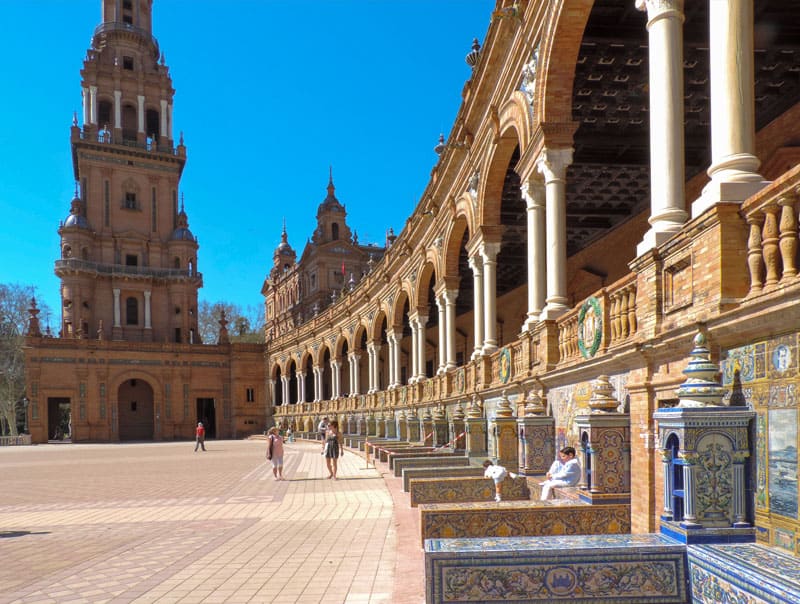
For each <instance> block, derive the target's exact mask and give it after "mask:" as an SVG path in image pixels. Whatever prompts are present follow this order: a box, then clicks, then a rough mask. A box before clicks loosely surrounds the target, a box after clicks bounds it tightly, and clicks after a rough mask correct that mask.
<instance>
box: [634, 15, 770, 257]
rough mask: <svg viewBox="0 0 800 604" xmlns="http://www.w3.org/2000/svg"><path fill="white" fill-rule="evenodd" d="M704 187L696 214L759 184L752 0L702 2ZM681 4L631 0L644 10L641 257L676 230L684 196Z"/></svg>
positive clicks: (683, 219) (681, 220)
mask: <svg viewBox="0 0 800 604" xmlns="http://www.w3.org/2000/svg"><path fill="white" fill-rule="evenodd" d="M708 4H709V24H710V25H709V27H710V30H709V65H710V74H709V76H710V82H711V85H710V89H711V108H710V109H711V166H710V167H709V168H708V171H707V172H708V176H709V177H710V178H711V182H709V183H708V185H706V187H705V189H704V190H703V193H702V195H701V197H700V199H698V200H697V201H695V202H694V203H693V205H692V216H693V217H696V216H699V215H700V214H702V213H703V212H704V211H705V210H707V209H708V208H710V207H712V206H713V205H715V204H716V203H718V202H721V201H733V202H742V201H744V200H745V199H747V198H748V197H749V196H750V195H752V194H753V193H755V192H756V191H758V190H759V189H760V188H762V187H763V186H764V185H765V184H766V183H765V182H764V181H763V178H762V177H761V176H760V175H759V174H758V173H757V172H756V170H758V167H759V164H760V162H759V160H758V158H757V157H756V155H755V93H754V75H753V70H754V67H753V52H754V46H753V24H754V19H753V0H710V1H709V3H708ZM683 7H684V0H636V8H638V9H639V10H641V11H646V12H647V31H648V37H649V42H648V48H649V60H650V219H649V222H650V225H651V228H650V230H649V231H648V232H647V233H646V234H645V236H644V239H643V240H642V242H641V243H640V244H639V246H638V248H637V254H638V255H642V254H644V253H645V252H647V251H648V250H650V249H652V248H653V247H656V246H658V245H660V244H661V243H663V242H664V241H666V240H667V239H668V238H669V237H671V236H672V235H674V234H675V233H677V232H678V231H680V230H681V228H682V226H683V224H684V223H685V222H686V219H687V212H686V201H685V194H684V187H685V184H686V183H685V174H684V136H685V135H684V128H683V125H684V119H683V100H684V84H683V21H684V14H683Z"/></svg>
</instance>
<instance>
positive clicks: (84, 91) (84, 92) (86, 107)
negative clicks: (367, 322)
mask: <svg viewBox="0 0 800 604" xmlns="http://www.w3.org/2000/svg"><path fill="white" fill-rule="evenodd" d="M81 98H82V99H83V125H84V126H86V125H87V124H90V123H91V119H92V101H91V97H90V96H89V89H88V88H81Z"/></svg>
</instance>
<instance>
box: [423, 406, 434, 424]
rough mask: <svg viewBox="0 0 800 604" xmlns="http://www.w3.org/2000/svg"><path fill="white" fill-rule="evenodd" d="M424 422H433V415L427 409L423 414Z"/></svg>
mask: <svg viewBox="0 0 800 604" xmlns="http://www.w3.org/2000/svg"><path fill="white" fill-rule="evenodd" d="M422 421H423V422H431V421H433V416H432V415H431V410H430V409H428V408H426V409H425V413H423V414H422Z"/></svg>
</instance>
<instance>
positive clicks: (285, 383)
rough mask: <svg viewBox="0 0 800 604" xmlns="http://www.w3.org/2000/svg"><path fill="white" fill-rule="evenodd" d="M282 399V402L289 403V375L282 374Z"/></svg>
mask: <svg viewBox="0 0 800 604" xmlns="http://www.w3.org/2000/svg"><path fill="white" fill-rule="evenodd" d="M281 386H282V388H281V390H282V392H281V400H282V404H284V405H288V404H289V376H288V375H282V376H281Z"/></svg>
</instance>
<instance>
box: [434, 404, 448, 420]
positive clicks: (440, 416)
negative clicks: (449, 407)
mask: <svg viewBox="0 0 800 604" xmlns="http://www.w3.org/2000/svg"><path fill="white" fill-rule="evenodd" d="M446 419H447V415H446V414H445V412H444V405H441V404H440V405H439V406H438V407H436V409H435V410H434V411H433V420H434V421H437V422H443V421H445V420H446Z"/></svg>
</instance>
